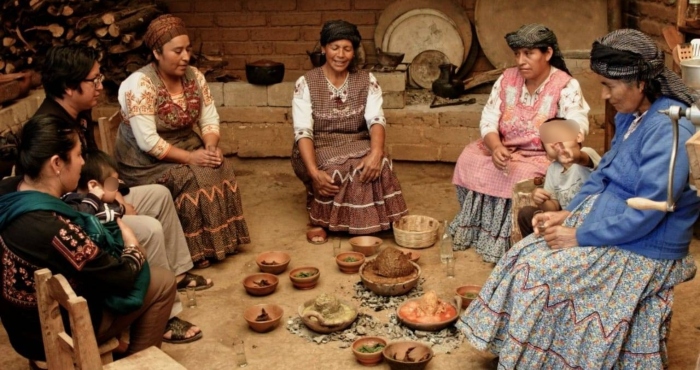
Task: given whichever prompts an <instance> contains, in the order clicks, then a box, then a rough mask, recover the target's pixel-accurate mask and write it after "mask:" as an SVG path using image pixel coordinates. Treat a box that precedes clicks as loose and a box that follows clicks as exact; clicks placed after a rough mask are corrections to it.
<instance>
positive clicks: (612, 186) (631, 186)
mask: <svg viewBox="0 0 700 370" xmlns="http://www.w3.org/2000/svg"><path fill="white" fill-rule="evenodd" d="M671 105H679V106H685V104H683V103H681V102H678V101H675V100H672V99H670V98H667V97H661V98H659V99H657V100H656V101H655V102H654V104H652V105H651V107H650V108H649V112H647V114H646V115H645V116H644V117H643V118H642V121H641V122H640V124H639V126H637V129H636V130H635V131H634V132H633V133H632V134H631V135H630V136H629V137H628V138H627V140H624V141H623V136H624V135H625V132H626V131H627V129H628V128H629V127H630V125H631V123H632V121H634V118H635V117H634V115H632V114H622V113H618V114H617V115H616V116H615V126H616V132H615V137H614V138H613V141H612V148H611V149H610V151H609V152H607V153H605V155H604V156H603V158H602V159H601V162H600V164H599V165H598V168H597V170H595V171H593V173H592V174H591V177H590V178H589V179H588V181H586V183H584V185H583V187H582V188H581V192H580V193H579V194H578V195H577V196H576V197H574V199H572V200H571V203H570V204H569V206H568V207H567V210H569V211H573V210H574V209H575V208H576V207H577V206H578V205H580V204H581V202H583V200H584V199H585V198H586V197H587V196H589V195H592V194H600V196H599V197H598V199H597V200H596V201H595V204H594V205H593V207H592V208H591V211H590V213H589V214H588V216H587V217H586V219H585V221H584V222H583V224H582V225H581V226H579V227H578V228H577V229H576V240H577V241H578V243H579V245H581V246H617V247H619V248H621V249H625V250H628V251H630V252H634V253H637V254H641V255H643V256H646V257H649V258H655V259H671V260H676V259H681V258H683V257H685V256H686V255H687V254H688V246H689V244H690V239H691V237H692V227H693V223H695V219H696V218H697V216H698V211H699V210H700V198H698V196H697V195H696V192H695V191H693V190H691V189H690V187H689V185H688V175H689V164H688V155H687V151H686V149H685V145H684V144H685V142H686V141H687V140H688V139H690V137H691V136H692V135H693V133H695V127H694V126H693V125H692V124H691V123H690V122H689V121H688V120H686V119H681V120H680V121H679V139H680V140H679V142H680V145H679V148H678V155H677V157H676V166H675V171H674V179H673V194H674V198H675V201H676V211H675V212H669V213H664V212H660V211H653V210H646V211H640V210H637V209H634V208H631V207H629V206H627V203H626V201H627V199H629V198H633V197H644V198H648V199H652V200H656V201H665V200H666V197H667V194H666V189H667V187H668V165H669V160H670V158H671V148H672V142H673V130H672V127H671V120H670V118H669V117H668V116H666V115H665V114H662V113H659V112H658V111H659V110H661V109H668V107H669V106H671Z"/></svg>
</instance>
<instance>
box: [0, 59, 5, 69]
mask: <svg viewBox="0 0 700 370" xmlns="http://www.w3.org/2000/svg"><path fill="white" fill-rule="evenodd" d="M3 69H5V61H4V60H2V59H0V71H2V70H3Z"/></svg>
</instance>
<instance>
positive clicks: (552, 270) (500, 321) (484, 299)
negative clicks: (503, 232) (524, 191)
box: [457, 196, 696, 369]
mask: <svg viewBox="0 0 700 370" xmlns="http://www.w3.org/2000/svg"><path fill="white" fill-rule="evenodd" d="M595 198H596V196H591V197H589V198H587V199H586V200H585V201H584V202H583V203H582V204H581V205H580V206H579V207H578V208H577V209H576V210H575V211H574V212H573V213H572V214H571V216H569V218H567V220H566V221H565V222H564V226H570V227H576V226H578V225H580V224H581V223H582V222H583V220H584V219H585V217H586V215H587V214H588V212H589V211H590V209H591V206H592V205H593V203H594V201H595ZM695 270H696V266H695V262H694V260H693V258H692V256H690V255H688V256H687V257H685V258H683V259H681V260H656V259H651V258H647V257H644V256H641V255H638V254H635V253H632V252H629V251H625V250H622V249H619V248H617V247H614V246H611V247H575V248H569V249H562V250H554V249H550V248H549V247H548V246H547V244H546V243H545V241H544V239H542V238H541V237H535V236H534V235H530V236H528V237H526V238H525V239H523V240H522V241H520V242H518V243H517V244H515V245H514V246H513V248H512V249H511V250H510V251H508V253H506V254H505V255H504V256H503V258H501V260H500V261H499V262H498V264H497V265H496V267H495V269H494V270H493V272H492V273H491V276H490V277H489V279H488V281H487V282H486V284H485V285H484V287H483V288H482V290H481V292H480V293H479V297H478V299H476V300H474V302H472V304H471V305H470V306H469V308H468V309H467V311H466V312H465V313H464V314H463V315H462V316H461V317H460V320H459V321H458V323H457V327H458V328H459V329H461V330H462V331H463V332H464V333H465V335H466V337H467V340H468V341H469V342H470V343H471V344H472V345H473V346H474V347H476V348H477V349H480V350H489V351H491V352H492V353H494V354H496V355H498V356H499V368H506V369H514V368H526V369H539V368H550V369H612V368H615V369H659V368H662V367H666V364H667V351H666V340H667V338H668V334H669V329H670V327H671V306H672V305H673V287H674V286H675V285H677V284H680V283H682V282H684V281H687V280H690V279H692V278H693V277H694V276H695Z"/></svg>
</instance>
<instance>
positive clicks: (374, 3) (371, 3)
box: [355, 0, 394, 10]
mask: <svg viewBox="0 0 700 370" xmlns="http://www.w3.org/2000/svg"><path fill="white" fill-rule="evenodd" d="M393 2H394V0H355V9H357V10H384V9H386V7H387V6H389V4H391V3H393Z"/></svg>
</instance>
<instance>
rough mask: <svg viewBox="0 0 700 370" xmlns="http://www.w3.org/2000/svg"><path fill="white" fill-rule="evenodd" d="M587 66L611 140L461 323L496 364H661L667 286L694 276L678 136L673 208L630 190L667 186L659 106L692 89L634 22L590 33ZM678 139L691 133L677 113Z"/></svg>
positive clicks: (669, 137) (690, 199) (649, 192)
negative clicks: (609, 119)
mask: <svg viewBox="0 0 700 370" xmlns="http://www.w3.org/2000/svg"><path fill="white" fill-rule="evenodd" d="M591 69H592V70H593V72H595V73H597V74H598V75H599V76H598V78H599V79H600V82H601V83H602V90H603V91H602V96H603V98H605V99H607V100H609V101H610V103H611V104H612V105H613V106H614V107H615V108H616V109H617V111H618V114H617V115H616V116H615V125H616V128H617V129H616V133H615V137H614V138H613V141H612V148H611V150H610V151H609V152H608V153H606V154H605V156H603V158H602V160H601V162H600V164H599V165H598V168H597V170H595V171H594V172H593V173H592V174H591V177H590V178H589V179H588V181H586V183H585V184H584V185H583V187H582V189H581V191H580V193H579V194H578V195H577V196H576V197H575V198H574V199H573V200H572V201H571V203H570V204H569V206H568V207H567V210H564V211H560V212H548V213H544V214H541V215H537V216H535V219H534V220H533V225H534V224H537V223H538V222H543V223H544V227H545V228H546V229H545V230H544V232H543V233H541V232H536V234H542V235H533V236H530V237H527V238H525V239H523V240H522V241H521V242H520V243H518V244H516V245H515V246H514V247H513V249H511V250H510V251H509V252H508V253H507V254H506V255H505V256H504V257H503V258H502V259H501V261H500V262H499V263H498V265H497V266H496V268H495V270H494V271H493V273H492V274H491V276H490V278H489V280H488V281H487V282H486V284H485V285H484V287H483V289H482V290H481V293H480V294H479V298H478V299H477V300H475V301H474V302H473V304H472V305H471V306H470V307H469V309H468V310H467V312H465V313H464V315H463V316H462V318H461V320H460V322H459V324H458V326H459V328H460V329H462V331H464V333H465V334H466V335H467V339H468V340H469V342H470V343H471V344H472V345H474V346H475V347H477V348H478V349H481V350H489V351H491V352H492V353H494V354H496V355H498V356H499V368H500V367H502V368H508V369H510V368H516V367H517V368H554V369H561V368H582V369H610V368H620V369H659V368H662V367H664V366H665V365H666V361H667V352H666V340H667V335H668V331H669V329H670V323H671V306H672V303H673V287H674V286H675V285H677V284H680V283H682V282H684V281H686V280H689V279H691V278H692V277H693V276H694V275H695V270H696V267H695V263H694V261H693V258H692V256H690V255H689V254H688V246H689V244H690V239H691V237H692V232H691V229H692V226H693V223H694V222H695V219H696V218H697V215H698V210H699V209H700V199H699V198H697V196H696V195H695V192H694V191H693V190H691V189H690V187H689V184H688V174H689V167H688V166H689V165H688V158H687V152H686V150H685V146H684V145H683V144H681V145H680V146H679V147H678V157H677V160H676V165H675V168H674V178H673V194H674V201H675V211H674V212H669V213H666V212H660V211H656V210H638V209H634V208H631V207H629V206H627V204H626V200H627V199H629V198H633V197H643V198H648V199H652V200H657V201H662V200H665V199H666V196H667V193H666V191H667V185H668V183H667V179H668V170H669V169H668V165H669V160H670V156H671V154H670V153H671V148H672V145H673V132H672V129H671V123H670V119H669V117H668V116H666V115H665V114H663V113H660V112H659V111H660V110H665V109H668V108H669V107H670V106H672V105H676V106H687V105H688V104H690V103H691V101H692V98H691V96H690V93H689V91H688V89H687V88H686V87H685V86H684V85H683V84H682V83H681V81H680V79H679V78H678V76H676V75H675V74H673V72H671V71H670V70H668V68H666V67H665V66H664V55H663V52H662V51H660V50H659V49H658V48H657V47H656V43H655V42H654V41H653V40H652V39H651V38H649V37H648V36H646V35H644V34H643V33H641V32H639V31H636V30H629V29H624V30H617V31H614V32H612V33H610V34H608V35H606V36H605V37H603V38H601V39H599V40H597V41H596V42H595V43H594V44H593V49H592V51H591ZM679 126H680V127H679V134H680V135H679V137H680V141H681V143H683V142H685V141H687V140H688V139H689V138H690V137H691V136H692V134H693V133H694V132H695V129H694V127H693V125H692V124H691V123H690V122H688V121H687V120H685V119H682V120H680V122H679Z"/></svg>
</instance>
